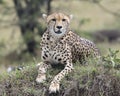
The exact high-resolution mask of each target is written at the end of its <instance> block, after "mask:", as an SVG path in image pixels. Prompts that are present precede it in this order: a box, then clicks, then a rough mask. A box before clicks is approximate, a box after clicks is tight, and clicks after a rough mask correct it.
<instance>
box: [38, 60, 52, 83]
mask: <svg viewBox="0 0 120 96" xmlns="http://www.w3.org/2000/svg"><path fill="white" fill-rule="evenodd" d="M38 66H39V69H38V76H37V78H36V82H37V83H42V82H44V81H45V80H46V71H47V69H48V68H50V67H51V66H50V64H48V63H47V62H40V63H39V65H38Z"/></svg>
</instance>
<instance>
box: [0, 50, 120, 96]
mask: <svg viewBox="0 0 120 96" xmlns="http://www.w3.org/2000/svg"><path fill="white" fill-rule="evenodd" d="M112 53H114V52H113V51H112ZM110 54H111V53H110ZM110 54H109V55H108V56H112V57H115V58H114V59H113V61H114V62H115V64H117V62H116V61H115V60H116V59H118V57H116V55H117V53H115V54H114V55H110ZM106 58H108V57H106ZM119 60H120V59H119ZM109 61H111V59H108V60H107V61H105V60H103V61H102V62H99V63H100V64H97V63H96V61H95V60H92V59H90V60H89V65H80V64H79V63H76V64H74V68H75V70H74V71H73V72H72V73H71V74H69V75H67V76H66V77H65V78H64V79H63V80H62V82H61V86H60V92H59V93H57V94H56V95H54V96H63V95H64V96H86V94H88V95H87V96H119V95H120V92H119V90H120V87H119V86H120V70H119V69H120V61H119V66H118V67H117V68H116V67H113V66H110V65H111V62H109ZM105 65H108V66H107V67H106V66H105ZM36 70H37V68H36V66H35V64H34V63H32V64H30V65H29V66H26V67H25V69H23V70H22V71H18V70H16V71H15V72H13V73H10V74H6V75H5V76H3V77H4V78H3V77H2V78H0V96H51V95H50V94H49V92H48V88H49V85H50V82H51V80H52V79H53V77H54V76H55V74H57V73H58V72H59V71H60V70H62V69H54V68H52V69H50V70H49V71H48V72H47V80H46V82H45V83H43V84H37V83H36V82H35V78H36V76H37V71H36ZM61 94H62V95H61ZM77 94H79V95H77Z"/></svg>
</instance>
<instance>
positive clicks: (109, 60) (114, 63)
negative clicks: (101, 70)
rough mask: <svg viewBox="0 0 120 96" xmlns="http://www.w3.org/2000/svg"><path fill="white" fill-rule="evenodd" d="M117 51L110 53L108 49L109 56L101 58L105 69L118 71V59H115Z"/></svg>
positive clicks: (119, 60)
mask: <svg viewBox="0 0 120 96" xmlns="http://www.w3.org/2000/svg"><path fill="white" fill-rule="evenodd" d="M118 53H119V50H116V51H112V50H111V49H109V54H108V55H107V56H104V57H103V61H104V63H103V65H104V67H106V68H115V69H120V58H118V57H117V54H118Z"/></svg>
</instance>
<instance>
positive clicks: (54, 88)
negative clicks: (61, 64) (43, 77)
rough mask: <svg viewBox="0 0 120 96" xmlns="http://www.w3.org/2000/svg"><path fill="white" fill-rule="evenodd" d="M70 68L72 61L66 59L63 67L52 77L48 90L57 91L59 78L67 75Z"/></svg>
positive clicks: (71, 67) (71, 68)
mask: <svg viewBox="0 0 120 96" xmlns="http://www.w3.org/2000/svg"><path fill="white" fill-rule="evenodd" d="M72 70H73V65H72V62H69V61H67V64H66V66H65V68H64V69H63V70H62V71H61V72H60V73H58V74H57V75H56V76H55V77H54V79H53V81H52V82H51V84H50V87H49V92H50V93H56V92H57V91H59V86H60V85H59V84H60V81H61V79H62V78H64V76H65V75H67V74H68V73H69V72H71V71H72Z"/></svg>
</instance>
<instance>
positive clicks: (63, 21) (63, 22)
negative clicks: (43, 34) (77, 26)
mask: <svg viewBox="0 0 120 96" xmlns="http://www.w3.org/2000/svg"><path fill="white" fill-rule="evenodd" d="M43 18H44V19H45V21H46V22H47V29H48V31H49V32H50V34H51V35H52V36H53V37H57V38H60V37H61V36H63V35H64V34H65V33H67V31H68V29H69V24H70V20H71V19H72V15H70V16H68V15H65V14H63V13H53V14H51V15H48V16H47V15H46V14H43Z"/></svg>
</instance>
